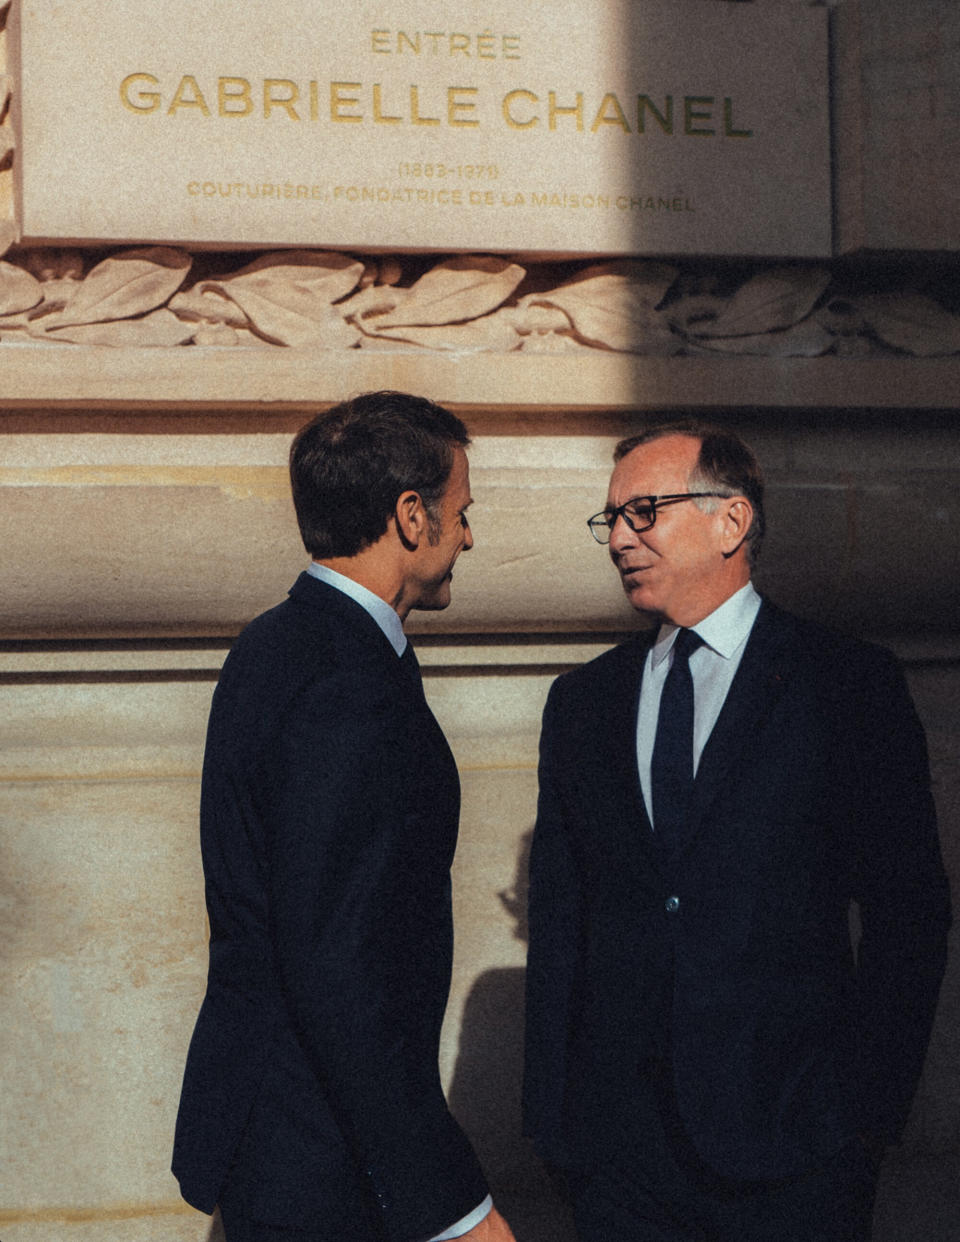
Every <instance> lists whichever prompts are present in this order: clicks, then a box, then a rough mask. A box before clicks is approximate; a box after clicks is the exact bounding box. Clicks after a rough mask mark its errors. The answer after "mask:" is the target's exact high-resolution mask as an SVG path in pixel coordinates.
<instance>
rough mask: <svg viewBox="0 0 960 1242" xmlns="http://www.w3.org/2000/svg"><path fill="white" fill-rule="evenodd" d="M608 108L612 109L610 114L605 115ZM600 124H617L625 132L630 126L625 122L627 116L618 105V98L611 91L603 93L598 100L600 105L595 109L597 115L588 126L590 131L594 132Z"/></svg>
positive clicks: (626, 132) (628, 130) (627, 131)
mask: <svg viewBox="0 0 960 1242" xmlns="http://www.w3.org/2000/svg"><path fill="white" fill-rule="evenodd" d="M608 109H612V113H613V115H612V116H608V115H607V111H608ZM601 125H618V126H619V127H620V128H621V129H622V130H623V132H624V133H625V134H629V133H630V126H629V125H628V124H627V118H626V117H625V116H624V115H623V109H622V108H621V107H620V100H619V99H617V97H616V95H614V94H613V92H610V93H609V94H607V95H604V97H603V99H602V100H601V101H600V107H599V108H598V109H597V115H596V116H595V117H594V119H593V124H592V125H591V126H590V133H591V134H595V133H596V132H597V130H598V129H599V128H600V126H601Z"/></svg>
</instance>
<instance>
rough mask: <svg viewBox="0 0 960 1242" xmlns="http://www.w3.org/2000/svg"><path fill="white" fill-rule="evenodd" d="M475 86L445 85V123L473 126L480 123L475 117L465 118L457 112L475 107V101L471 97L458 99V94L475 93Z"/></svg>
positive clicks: (471, 109)
mask: <svg viewBox="0 0 960 1242" xmlns="http://www.w3.org/2000/svg"><path fill="white" fill-rule="evenodd" d="M476 94H477V87H476V86H448V87H447V124H448V125H453V126H457V125H459V126H473V127H474V128H475V127H476V126H478V125H479V124H480V122H479V121H478V120H476V119H474V120H467V119H466V118H465V117H461V116H458V113H460V112H465V111H470V112H472V111H473V110H474V109H475V108H476V106H477V105H476V102H475V101H474V100H473V99H458V98H457V96H458V95H476Z"/></svg>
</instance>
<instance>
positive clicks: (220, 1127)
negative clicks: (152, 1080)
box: [173, 574, 487, 1242]
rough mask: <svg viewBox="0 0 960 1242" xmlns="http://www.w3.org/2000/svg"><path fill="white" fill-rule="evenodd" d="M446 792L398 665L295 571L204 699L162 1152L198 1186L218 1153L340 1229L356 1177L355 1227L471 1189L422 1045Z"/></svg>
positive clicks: (441, 967)
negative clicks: (189, 1004) (190, 929)
mask: <svg viewBox="0 0 960 1242" xmlns="http://www.w3.org/2000/svg"><path fill="white" fill-rule="evenodd" d="M459 796H460V792H459V781H458V777H457V771H456V767H455V765H454V761H453V757H452V755H451V753H450V750H449V747H448V746H447V743H446V741H445V739H444V737H443V734H442V733H441V731H440V729H439V727H438V725H437V723H436V721H435V720H434V718H433V716H432V714H431V712H430V710H429V708H428V707H427V704H426V701H425V699H424V698H423V692H422V688H421V686H420V679H419V674H418V673H417V671H416V666H415V664H414V666H413V670H412V672H411V670H410V669H409V668H408V667H407V662H406V661H401V660H399V659H398V658H397V656H396V653H395V652H394V650H393V648H392V647H391V646H390V644H389V642H388V641H387V639H386V638H385V636H384V635H383V633H382V631H381V630H380V629H379V627H378V626H377V625H376V623H375V622H374V621H373V620H372V618H371V617H370V616H369V614H368V613H367V612H366V611H365V610H364V609H362V608H361V607H360V606H359V605H358V604H356V603H354V602H353V601H352V600H350V599H349V598H347V597H346V596H345V595H343V594H342V593H341V592H339V591H337V590H335V589H333V588H331V587H329V586H327V585H325V584H323V583H321V582H319V581H317V580H316V579H314V578H312V577H310V576H309V575H307V574H302V575H301V576H300V578H299V579H298V581H297V582H296V584H295V585H294V587H293V589H292V591H291V592H290V598H289V599H288V600H287V601H285V602H284V603H282V604H281V605H279V606H278V607H277V608H274V609H272V610H271V611H270V612H267V613H265V614H264V615H263V616H261V617H259V618H258V619H257V620H256V621H254V622H253V623H252V624H251V625H250V626H249V627H248V628H247V629H246V630H245V631H244V633H243V634H242V635H241V637H240V638H239V640H238V641H237V643H236V645H235V646H234V648H233V650H232V651H231V653H230V655H229V657H228V659H227V661H226V663H225V665H224V669H223V674H222V677H221V679H220V682H219V685H218V687H217V690H216V692H215V694H214V699H213V706H212V709H211V715H210V724H209V731H208V735H207V747H206V754H205V758H204V771H203V788H202V801H201V846H202V851H203V865H204V875H205V880H206V895H207V909H208V914H209V920H210V962H209V975H208V983H207V992H206V996H205V999H204V1001H203V1006H202V1008H201V1011H200V1015H199V1018H198V1020H197V1025H196V1029H195V1032H194V1035H193V1039H192V1041H191V1045H190V1051H189V1054H188V1059H187V1065H186V1071H185V1077H184V1084H183V1092H182V1098H181V1104H180V1113H179V1117H178V1121H177V1133H176V1140H175V1147H174V1160H173V1170H174V1173H175V1174H176V1175H177V1177H178V1178H179V1180H180V1184H181V1189H182V1192H183V1195H184V1197H185V1198H186V1199H187V1201H188V1202H189V1203H191V1204H193V1205H194V1206H195V1207H198V1208H200V1209H202V1210H203V1211H206V1212H211V1211H212V1210H213V1208H214V1205H215V1204H216V1202H217V1199H218V1196H219V1195H220V1193H221V1190H222V1188H223V1185H224V1182H225V1179H226V1177H227V1174H228V1171H231V1169H232V1172H231V1177H232V1178H236V1177H238V1176H239V1177H240V1178H241V1179H242V1180H243V1182H244V1185H243V1186H242V1187H241V1190H242V1193H243V1195H244V1197H245V1199H246V1201H247V1205H248V1207H249V1209H250V1212H251V1214H252V1215H254V1216H256V1217H257V1218H259V1219H263V1220H265V1221H270V1222H273V1223H276V1224H281V1225H283V1224H285V1225H300V1226H304V1225H313V1226H317V1225H323V1224H326V1225H327V1226H328V1227H329V1228H330V1231H331V1237H333V1236H339V1234H338V1225H337V1221H338V1220H340V1219H347V1218H349V1217H351V1216H354V1215H355V1214H356V1213H357V1212H364V1211H366V1210H367V1203H365V1202H360V1200H363V1199H366V1200H367V1201H368V1203H369V1205H371V1206H372V1210H371V1212H370V1218H371V1226H370V1227H371V1230H372V1231H373V1235H374V1236H375V1235H376V1234H381V1235H382V1236H384V1237H386V1238H390V1239H397V1240H399V1242H409V1240H410V1239H413V1238H417V1237H427V1236H430V1234H432V1233H435V1232H439V1231H440V1230H441V1229H443V1228H445V1227H446V1226H448V1225H450V1224H452V1223H453V1222H454V1221H455V1220H458V1219H459V1218H460V1217H461V1216H463V1215H465V1214H466V1213H467V1212H469V1211H470V1210H471V1209H472V1208H474V1207H476V1205H477V1204H478V1203H479V1202H480V1201H481V1200H482V1199H483V1198H484V1196H485V1195H486V1193H487V1187H486V1184H485V1182H484V1179H483V1176H482V1174H481V1172H480V1170H479V1167H478V1165H477V1162H476V1160H475V1157H474V1155H473V1152H472V1150H471V1148H470V1146H469V1144H468V1143H467V1141H466V1139H465V1137H464V1136H463V1134H462V1132H461V1131H460V1129H459V1127H458V1126H457V1124H456V1122H455V1121H454V1120H453V1118H452V1117H451V1115H450V1113H449V1112H448V1110H447V1106H446V1102H445V1100H444V1097H443V1093H442V1090H441V1085H440V1077H439V1070H438V1065H437V1056H438V1045H439V1037H440V1026H441V1022H442V1019H443V1014H444V1008H445V1005H446V1001H447V995H448V991H449V984H450V969H451V957H452V919H451V905H450V863H451V860H452V858H453V853H454V847H455V843H456V835H457V822H458V815H459ZM358 1187H359V1188H360V1189H359V1190H358ZM355 1223H356V1222H355V1221H354V1224H355Z"/></svg>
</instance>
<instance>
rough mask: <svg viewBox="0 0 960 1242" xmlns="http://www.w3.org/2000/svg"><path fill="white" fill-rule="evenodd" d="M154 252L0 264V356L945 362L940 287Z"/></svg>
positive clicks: (698, 269) (953, 320)
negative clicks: (24, 347)
mask: <svg viewBox="0 0 960 1242" xmlns="http://www.w3.org/2000/svg"><path fill="white" fill-rule="evenodd" d="M235 263H236V259H235V257H233V256H231V255H223V254H221V255H208V254H199V255H191V254H190V253H188V252H187V251H186V250H183V249H179V248H174V247H169V246H148V247H133V248H124V249H120V250H116V251H114V252H111V253H109V254H107V255H106V256H105V257H104V256H103V254H102V252H93V251H83V250H76V249H36V250H28V251H24V252H21V253H19V254H13V255H10V256H8V258H6V259H4V260H3V261H2V262H0V342H6V343H11V342H16V341H23V340H25V339H26V340H30V341H32V342H42V343H44V344H54V343H69V344H73V345H80V346H94V347H97V346H113V347H133V348H143V347H151V346H154V347H163V348H169V347H177V346H183V345H206V346H224V347H245V348H271V347H273V348H277V347H294V348H307V349H312V350H322V351H329V350H336V351H339V350H356V349H365V350H379V351H381V352H390V353H395V352H416V353H426V354H431V353H433V354H436V353H446V354H450V353H454V354H458V353H493V354H504V353H513V352H522V353H528V354H569V353H595V352H596V351H608V352H614V353H627V354H636V355H641V356H647V357H667V356H674V355H680V356H711V355H712V356H716V355H736V356H741V357H743V356H752V357H769V358H774V359H777V358H797V357H805V358H815V357H822V356H826V355H832V356H840V357H855V358H862V357H868V356H883V355H887V356H908V357H938V356H940V357H942V356H950V355H954V354H957V353H960V315H958V314H956V313H955V312H954V311H953V310H952V309H951V305H950V304H951V301H952V297H951V294H950V292H949V290H948V289H947V287H946V284H945V282H940V283H939V284H938V283H937V282H934V284H933V290H932V292H931V291H929V287H930V282H929V281H927V280H926V279H925V278H924V275H923V273H922V271H921V270H920V269H916V270H915V271H911V270H910V269H898V271H897V273H896V275H895V277H894V279H892V280H891V279H889V278H884V279H883V280H881V281H878V280H877V277H876V274H875V273H873V272H869V271H863V272H861V273H859V274H857V273H853V274H851V270H850V269H849V268H848V267H847V266H840V265H836V266H835V267H834V268H831V266H830V265H826V264H808V263H799V262H798V263H794V264H773V263H763V262H757V263H751V264H742V263H741V264H736V265H733V266H731V265H724V264H722V263H720V262H718V261H715V262H713V263H706V264H692V263H691V264H676V265H674V264H669V263H663V262H659V261H652V260H643V259H621V260H616V261H612V262H603V263H549V264H547V263H522V262H520V261H516V260H512V259H510V258H505V257H499V256H495V255H460V256H455V257H450V258H440V259H436V258H427V257H425V256H422V255H419V256H414V255H406V256H403V255H391V256H367V257H361V256H356V255H349V254H344V253H340V252H336V251H320V250H288V251H282V250H281V251H272V252H267V253H264V254H261V255H259V256H258V257H256V258H254V259H253V260H252V261H250V262H247V263H244V264H242V265H241V266H239V267H236V266H232V265H233V264H235Z"/></svg>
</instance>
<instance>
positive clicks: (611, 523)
mask: <svg viewBox="0 0 960 1242" xmlns="http://www.w3.org/2000/svg"><path fill="white" fill-rule="evenodd" d="M731 495H735V493H730V492H671V493H668V494H667V495H664V496H631V498H630V499H629V500H627V501H625V502H624V503H623V504H622V505H617V507H616V508H615V509H601V511H600V512H599V513H595V514H594V515H593V517H589V518H587V526H589V528H590V534H591V535H593V537H594V539H595V540H596V541H597V543H599V544H600V545H601V547H605V546H606V545H607V544H608V543H609V542H610V538H611V536H612V535H613V528H614V527H615V526H616V524H617V522H618V521H619V520H620V518H623V520H624V521H625V522H626V524H627V526H629V528H630V529H631V530H632V531H633V533H634V534H635V535H639V534H642V533H643V532H644V531H645V530H650V529H651V528H652V527H654V526H655V525H656V522H657V513H658V512H659V510H660V509H661V508H662V507H663V506H664V505H675V504H679V502H680V501H681V500H697V499H699V497H701V496H713V497H714V498H715V499H717V500H729V499H730V497H731ZM643 501H646V502H648V503H649V505H650V511H651V514H652V516H651V518H650V521H649V522H647V523H646V525H644V526H634V524H633V522H632V521H631V520H630V516H629V514H628V513H627V509H628V508H629V507H630V505H636V504H640V503H641V502H643ZM599 519H602V520H599ZM637 520H638V519H637V516H636V514H634V521H637ZM599 530H606V532H607V537H606V539H601V538H600V535H599V533H598V532H599Z"/></svg>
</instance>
